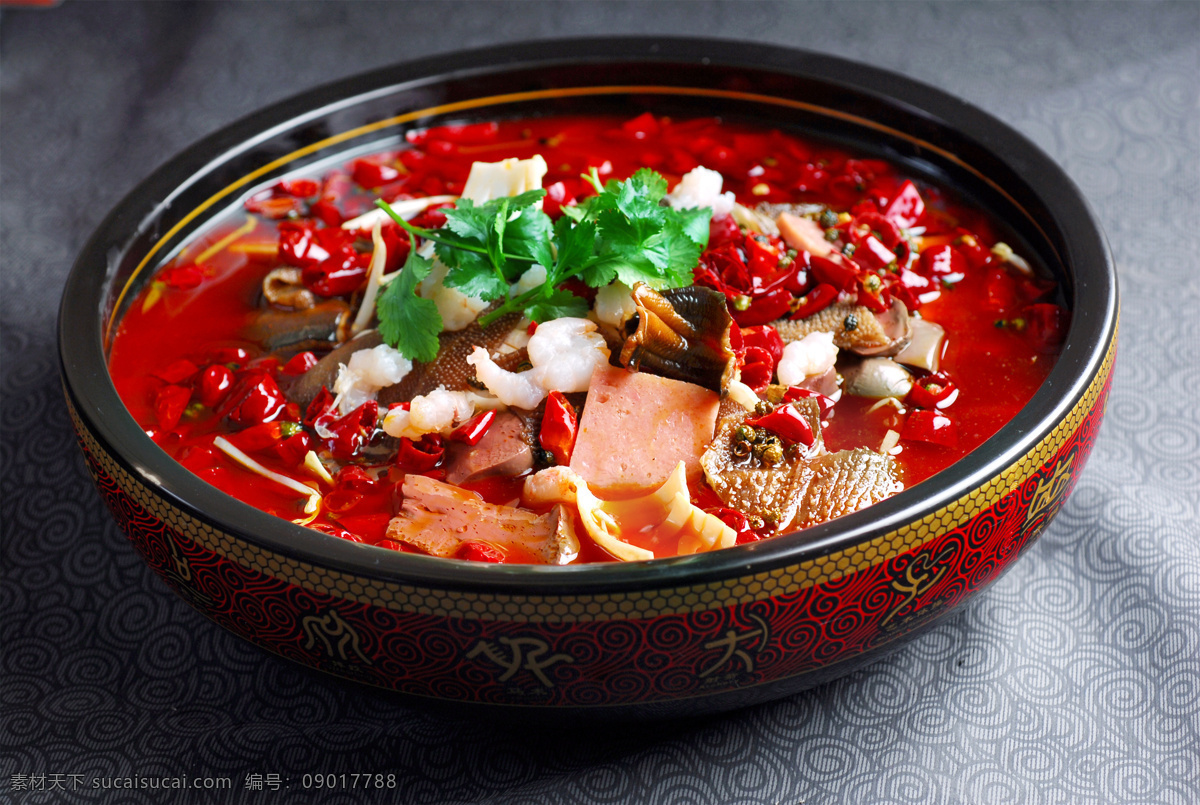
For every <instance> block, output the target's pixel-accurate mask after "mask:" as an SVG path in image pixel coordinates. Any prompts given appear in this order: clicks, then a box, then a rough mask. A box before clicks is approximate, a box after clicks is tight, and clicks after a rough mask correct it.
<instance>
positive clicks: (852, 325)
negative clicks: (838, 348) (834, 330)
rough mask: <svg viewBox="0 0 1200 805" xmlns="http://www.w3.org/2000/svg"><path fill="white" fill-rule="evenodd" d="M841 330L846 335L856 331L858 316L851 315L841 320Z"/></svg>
mask: <svg viewBox="0 0 1200 805" xmlns="http://www.w3.org/2000/svg"><path fill="white" fill-rule="evenodd" d="M842 329H843V330H845V331H846V332H848V333H852V332H854V331H855V330H857V329H858V316H855V315H854V314H853V313H851V314H850V315H848V316H847V317H846V318H844V319H842Z"/></svg>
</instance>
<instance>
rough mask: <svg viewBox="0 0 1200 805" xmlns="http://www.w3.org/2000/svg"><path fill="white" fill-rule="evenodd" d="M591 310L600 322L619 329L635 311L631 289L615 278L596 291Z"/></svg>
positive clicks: (635, 305)
mask: <svg viewBox="0 0 1200 805" xmlns="http://www.w3.org/2000/svg"><path fill="white" fill-rule="evenodd" d="M592 310H593V312H594V313H595V316H596V320H597V321H599V322H600V323H601V324H608V325H611V326H613V327H616V328H617V329H618V330H619V329H620V328H622V327H624V326H625V322H627V321H629V320H630V319H632V318H633V314H635V313H637V303H635V302H634V301H633V291H632V290H631V289H630V287H629V286H628V285H626V284H625V283H623V282H621V281H620V280H617V281H616V282H613V283H610V284H609V285H605V286H604V287H603V288H601V289H600V290H598V291H596V303H595V305H594V307H593V308H592Z"/></svg>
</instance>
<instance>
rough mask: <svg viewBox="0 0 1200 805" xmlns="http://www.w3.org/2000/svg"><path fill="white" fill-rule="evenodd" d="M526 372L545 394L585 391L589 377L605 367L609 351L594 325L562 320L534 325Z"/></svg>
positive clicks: (585, 321) (590, 379) (570, 319)
mask: <svg viewBox="0 0 1200 805" xmlns="http://www.w3.org/2000/svg"><path fill="white" fill-rule="evenodd" d="M527 349H528V350H529V362H530V363H532V364H533V369H531V370H530V371H532V372H535V373H537V382H538V384H539V385H541V387H542V388H544V389H545V390H546V391H562V392H572V391H587V388H588V383H590V382H591V381H592V373H593V372H595V371H596V369H598V368H599V367H601V366H607V365H608V355H609V349H608V344H606V343H605V341H604V336H602V335H600V333H598V332H597V331H596V323H595V322H593V321H590V320H588V319H577V318H572V317H565V318H561V319H554V320H553V321H548V322H545V323H543V324H540V325H538V328H537V330H535V331H534V333H533V335H532V336H531V337H530V339H529V346H528V347H527Z"/></svg>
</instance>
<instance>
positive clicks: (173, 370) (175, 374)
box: [151, 359, 200, 383]
mask: <svg viewBox="0 0 1200 805" xmlns="http://www.w3.org/2000/svg"><path fill="white" fill-rule="evenodd" d="M198 371H200V368H199V367H198V366H196V364H194V363H192V362H191V361H189V360H186V359H182V360H178V361H174V362H172V363H169V364H167V366H165V367H164V368H162V369H156V370H154V371H152V372H151V374H153V375H154V376H155V377H157V378H158V379H159V380H162V381H165V382H167V383H182V382H183V381H185V380H187V379H188V378H189V377H191V376H192V375H194V374H196V372H198Z"/></svg>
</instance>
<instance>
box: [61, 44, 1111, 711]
mask: <svg viewBox="0 0 1200 805" xmlns="http://www.w3.org/2000/svg"><path fill="white" fill-rule="evenodd" d="M646 109H650V110H655V111H657V112H662V113H669V114H673V115H676V116H686V115H693V116H699V115H724V116H730V117H737V118H742V119H749V120H754V121H761V122H765V123H767V124H769V125H771V126H775V127H780V128H785V129H795V130H799V131H802V132H806V133H809V134H813V135H816V136H819V137H824V138H832V139H834V140H838V141H841V142H843V143H845V144H848V145H849V146H851V147H854V148H858V149H861V150H862V151H865V152H868V153H871V154H875V155H879V156H882V157H884V158H886V159H889V160H892V161H894V162H896V163H899V164H900V165H902V166H903V168H904V169H905V170H906V171H907V172H909V173H911V174H915V175H918V176H922V177H925V178H927V179H929V180H931V181H934V182H937V183H942V184H945V185H949V186H951V187H954V188H957V189H958V190H960V191H961V192H963V193H964V194H966V195H967V196H969V197H971V198H972V199H973V200H975V201H976V202H977V203H979V204H980V205H982V206H983V207H984V208H986V209H988V210H989V211H991V212H992V213H994V214H995V215H997V216H998V217H999V218H1001V219H1003V220H1004V221H1006V222H1007V223H1008V224H1009V225H1010V226H1011V227H1012V229H1013V230H1014V232H1015V233H1016V235H1017V237H1018V238H1019V239H1020V240H1022V241H1024V246H1025V248H1026V250H1027V251H1028V252H1029V253H1031V254H1034V255H1036V256H1037V258H1038V259H1039V260H1040V262H1042V263H1044V264H1045V265H1046V266H1049V267H1050V269H1051V270H1052V271H1054V272H1055V273H1056V274H1057V276H1058V279H1059V281H1060V283H1061V285H1062V287H1063V288H1064V291H1065V295H1066V297H1067V301H1068V304H1069V306H1070V307H1071V309H1072V311H1073V317H1072V324H1071V327H1070V331H1069V334H1068V337H1067V341H1066V345H1065V347H1064V349H1063V352H1062V355H1061V357H1060V358H1059V360H1058V362H1057V364H1056V365H1055V367H1054V369H1053V371H1052V372H1051V374H1050V376H1049V378H1048V379H1047V380H1046V382H1045V383H1044V385H1043V387H1042V388H1041V389H1040V390H1039V391H1038V392H1037V394H1036V395H1035V396H1034V398H1033V399H1032V400H1031V401H1030V403H1029V404H1028V405H1027V406H1026V407H1025V408H1024V409H1023V410H1022V411H1021V412H1020V413H1019V414H1018V415H1017V416H1016V418H1015V419H1013V420H1012V422H1010V423H1009V424H1008V425H1007V426H1005V427H1004V428H1003V429H1002V430H1001V431H1000V432H999V433H998V434H997V435H996V436H994V437H993V438H992V439H991V440H989V441H988V442H987V443H986V444H985V445H984V446H983V447H982V448H980V449H978V450H976V451H974V452H973V453H971V454H969V455H968V456H967V457H965V458H964V459H962V460H961V461H959V462H958V463H957V464H955V465H954V466H953V467H952V468H950V469H948V470H946V471H944V472H942V473H940V474H938V475H936V476H935V477H934V478H932V479H931V480H929V481H926V482H924V483H922V484H920V485H918V486H916V487H915V488H912V489H910V490H908V491H905V492H902V493H901V494H899V495H896V496H895V497H893V498H891V499H889V500H887V501H885V502H883V503H880V504H878V505H875V506H872V507H870V508H869V509H867V510H864V511H860V512H858V513H856V514H852V515H849V516H847V517H843V518H840V519H838V520H836V521H834V522H831V523H828V524H826V525H823V526H819V527H817V528H813V529H809V530H807V531H805V532H803V533H802V534H795V535H791V536H783V537H779V538H776V539H772V540H768V541H765V542H760V543H755V544H752V545H747V546H741V547H737V548H732V549H728V550H724V551H718V552H715V553H709V554H702V555H696V556H687V557H680V558H675V559H663V560H655V561H652V562H646V563H634V564H613V565H586V566H579V567H574V566H571V567H533V566H508V565H486V564H474V563H468V562H460V561H456V560H443V559H435V558H430V557H424V556H416V555H411V554H405V553H396V552H389V551H384V550H380V549H377V548H373V547H368V546H363V545H358V544H354V543H350V542H345V541H342V540H338V539H334V538H331V537H328V536H325V535H323V534H320V533H318V532H315V531H311V530H308V529H305V528H302V527H300V526H297V525H294V524H292V523H290V522H287V521H285V520H281V519H277V518H274V517H272V516H270V515H267V514H265V513H263V512H261V511H258V510H256V509H253V508H251V507H249V506H247V505H245V504H243V503H241V502H239V501H237V500H234V499H233V498H230V497H227V496H226V495H224V494H223V493H221V492H220V491H218V490H217V489H215V488H213V487H210V486H208V485H207V484H205V483H204V482H203V481H201V480H200V479H198V478H197V477H195V476H193V475H192V474H191V473H189V472H188V471H187V470H185V469H184V468H183V467H181V466H179V465H178V464H176V463H175V462H174V461H172V460H171V459H170V458H168V456H167V455H166V454H165V453H163V452H162V451H161V450H159V448H158V447H157V446H155V444H154V443H153V442H151V441H150V439H149V438H147V436H146V435H145V434H144V433H143V432H142V431H141V430H140V429H139V427H138V426H137V424H136V423H135V422H134V420H133V419H132V418H131V417H130V416H129V415H128V413H126V411H125V408H124V406H123V405H122V403H121V400H120V399H119V398H118V396H117V393H116V391H115V390H114V387H113V384H112V382H111V380H110V379H109V376H108V374H107V372H106V370H105V366H106V361H107V355H108V347H109V342H108V337H109V334H110V333H111V331H112V328H113V323H114V321H116V320H118V319H119V317H120V316H121V315H122V313H123V307H124V306H125V305H127V304H128V301H129V300H130V299H131V298H132V297H133V296H135V295H136V293H137V290H138V289H139V288H140V287H141V286H142V284H144V283H145V282H146V281H147V278H148V277H149V276H150V275H151V274H152V272H153V270H154V268H155V267H156V266H158V265H160V264H161V263H162V262H164V261H165V260H166V259H167V258H169V257H170V256H171V255H172V254H173V253H175V252H176V251H177V250H178V249H179V247H180V246H181V244H184V243H186V242H187V240H188V238H189V237H190V236H192V235H193V234H194V233H196V232H197V231H198V230H199V229H201V228H202V227H204V226H205V224H206V223H209V222H211V221H212V220H213V219H214V218H216V217H218V216H220V215H221V214H222V213H223V212H227V211H228V210H230V209H232V208H235V207H236V206H237V205H239V204H240V203H241V201H242V200H243V199H244V198H245V197H246V195H247V194H248V193H250V192H251V191H253V190H254V189H255V188H257V187H260V186H262V185H264V184H266V183H269V182H271V181H273V180H274V179H276V178H278V177H279V176H281V175H283V174H285V173H291V172H294V171H296V170H298V169H301V168H303V167H305V166H310V165H314V164H315V163H318V162H322V161H326V160H329V159H331V158H333V157H344V156H346V155H349V154H351V153H362V152H365V151H370V150H372V149H384V148H386V147H388V146H389V144H391V143H393V142H395V141H396V140H397V138H399V137H402V136H403V133H404V132H405V131H406V130H407V129H408V128H410V127H415V126H427V125H431V124H437V123H440V122H448V121H460V120H467V121H469V120H486V119H494V118H497V117H515V116H529V115H541V114H555V113H573V112H618V113H623V114H631V115H632V114H637V113H639V112H641V111H644V110H646ZM1116 328H1117V288H1116V278H1115V273H1114V269H1113V265H1112V260H1111V257H1110V255H1109V253H1108V250H1107V248H1106V246H1105V243H1104V240H1103V238H1102V236H1101V234H1100V232H1099V231H1098V229H1097V225H1096V223H1095V220H1094V219H1093V217H1092V215H1091V214H1090V212H1089V210H1088V207H1087V205H1086V204H1085V202H1084V200H1083V199H1082V198H1081V197H1080V195H1079V192H1078V191H1077V190H1076V189H1075V187H1074V185H1073V184H1072V183H1071V181H1070V180H1069V179H1068V178H1067V177H1066V176H1065V175H1064V174H1063V172H1062V171H1061V170H1060V169H1059V168H1058V167H1057V166H1056V165H1055V164H1054V163H1053V162H1051V160H1050V159H1049V158H1047V157H1046V155H1045V154H1043V153H1042V152H1041V151H1040V150H1038V149H1037V148H1036V147H1035V146H1034V145H1032V144H1031V143H1030V142H1029V141H1028V140H1026V139H1025V138H1024V137H1022V136H1021V135H1020V134H1018V133H1016V132H1015V131H1013V130H1012V129H1011V128H1009V127H1008V126H1006V125H1005V124H1004V123H1002V122H1000V121H999V120H996V119H995V118H993V117H991V116H989V115H987V114H985V113H983V112H981V111H980V110H978V109H976V108H974V107H972V106H970V105H968V104H966V103H963V102H962V101H960V100H957V99H955V98H952V97H950V96H948V95H946V94H945V93H943V92H940V91H938V90H936V89H933V88H931V87H928V86H925V85H922V84H919V83H916V82H914V81H911V80H908V79H906V78H903V77H901V76H898V75H895V74H893V73H889V72H885V71H882V70H877V69H874V68H870V67H866V66H864V65H861V64H855V63H852V62H847V61H843V60H841V59H837V58H833V57H829V56H823V55H817V54H813V53H805V52H800V51H795V50H787V49H782V48H774V47H764V46H761V45H757V44H755V45H751V44H743V43H736V42H722V41H711V40H691V39H616V40H611V39H609V40H574V41H560V42H539V43H537V44H536V45H533V46H529V45H514V46H506V47H502V48H496V49H490V50H482V51H474V52H470V53H463V54H455V55H452V56H442V57H437V58H433V59H427V60H424V61H420V62H415V63H411V64H404V65H400V66H397V67H393V68H389V69H386V70H380V71H376V72H372V73H368V74H366V75H362V76H358V77H356V78H352V79H349V80H346V81H342V82H339V83H336V84H331V85H329V86H325V87H321V88H318V89H316V90H313V91H311V92H308V93H305V94H303V95H301V96H299V97H296V98H293V99H291V100H289V101H286V102H284V103H281V104H278V105H276V106H273V107H271V108H269V109H266V110H263V111H261V112H259V113H257V114H255V115H253V116H251V117H249V118H247V119H245V120H242V121H240V122H238V123H235V124H234V125H232V126H229V127H228V128H226V129H223V130H221V131H219V132H217V133H216V134H213V135H211V136H209V137H206V138H205V139H204V140H202V141H200V142H199V143H197V144H196V145H194V146H192V147H191V148H189V149H187V150H186V151H184V152H183V153H182V154H180V155H179V156H178V157H176V158H175V159H173V160H171V161H170V162H169V163H167V164H166V165H165V166H163V167H162V168H161V169H159V170H158V171H156V172H155V173H154V174H153V175H152V176H151V177H150V178H148V179H147V180H146V181H145V182H143V183H142V184H141V185H140V186H139V187H138V188H137V189H136V190H134V191H133V192H132V193H131V194H130V195H129V196H128V197H127V198H126V199H125V200H124V201H122V202H121V204H120V205H118V207H117V208H116V209H115V210H114V211H113V212H112V213H111V214H110V215H109V216H108V217H107V218H106V219H105V221H104V222H103V223H102V224H101V226H100V228H99V229H98V230H97V232H96V233H95V235H94V236H93V237H92V238H91V240H90V241H89V242H88V244H87V246H86V248H85V249H84V250H83V253H82V254H81V255H80V257H79V260H78V262H77V263H76V264H75V267H74V270H73V271H72V273H71V276H70V278H69V280H68V282H67V286H66V290H65V292H64V295H63V302H62V310H61V315H60V321H59V333H60V336H59V337H60V355H61V361H62V376H63V383H64V385H65V388H66V394H67V399H68V404H69V407H70V411H71V416H72V419H73V421H74V425H75V428H76V430H77V432H78V436H79V443H80V445H81V447H82V448H83V451H84V454H85V456H86V459H87V463H88V466H89V467H90V469H91V472H92V473H93V476H94V478H95V481H96V486H97V488H98V489H99V490H100V492H101V494H102V495H103V497H104V498H105V501H106V502H107V503H108V505H109V507H110V508H111V510H112V513H113V515H114V517H115V518H116V519H117V521H118V522H119V523H120V524H121V526H122V527H123V528H124V529H125V530H126V532H127V533H128V535H129V538H130V540H131V541H132V542H133V544H134V546H135V547H136V548H137V550H138V551H139V552H140V553H141V554H142V555H143V556H144V557H145V559H146V561H148V562H149V563H150V565H151V566H152V567H154V569H155V570H156V571H157V572H158V573H159V574H160V575H161V576H162V577H163V579H164V580H165V581H166V582H167V583H168V584H169V585H170V586H171V587H172V588H173V589H175V590H176V591H177V592H178V593H179V594H180V595H182V596H183V597H184V598H185V599H187V600H188V601H189V602H190V603H191V604H192V605H193V606H195V607H196V608H197V609H199V610H200V611H201V612H203V613H205V614H206V615H208V616H209V617H210V618H212V619H213V620H214V621H216V622H217V623H219V624H221V625H222V626H225V627H226V628H228V629H230V630H232V631H234V632H236V633H237V634H240V635H242V636H244V637H245V638H247V639H248V640H251V641H253V642H254V643H257V644H258V645H260V646H263V647H265V648H267V649H269V650H270V651H273V652H275V653H277V654H279V655H281V656H283V657H287V658H289V659H292V660H295V661H297V662H301V663H305V664H307V665H310V666H313V667H316V668H320V669H322V670H324V671H327V672H329V673H332V674H336V675H339V676H342V677H345V678H348V679H352V680H356V681H359V682H365V683H368V684H371V685H376V686H379V687H382V688H386V689H389V690H393V691H397V692H400V693H403V694H407V695H410V696H414V697H424V698H426V699H431V700H438V701H442V702H455V703H462V704H472V705H478V706H480V707H492V708H498V707H507V708H514V707H515V708H525V709H527V710H538V711H543V712H544V711H546V710H550V711H552V713H565V712H567V711H572V712H576V713H578V712H589V713H598V714H604V715H637V716H644V715H653V714H659V715H671V714H681V713H699V712H706V711H716V710H722V709H728V708H732V707H737V706H741V705H745V704H749V703H753V702H759V701H764V700H767V699H771V698H775V697H778V696H782V695H784V694H787V693H791V692H794V691H797V690H801V689H803V688H806V687H809V686H812V685H814V684H817V683H819V682H821V681H824V680H827V679H830V678H832V677H835V676H838V675H841V674H845V673H848V672H849V671H851V670H853V669H855V668H857V667H859V666H861V665H862V664H864V663H866V662H869V661H871V660H872V659H875V658H877V657H879V656H880V655H881V654H882V653H884V652H886V651H889V650H892V649H894V648H896V647H898V646H899V645H901V644H902V643H903V641H904V640H905V639H906V638H909V637H911V636H913V635H915V634H917V633H919V632H920V631H922V630H924V629H927V628H929V627H930V626H931V625H932V624H933V623H935V622H936V621H937V620H938V619H939V618H942V617H944V616H946V615H947V614H949V613H950V612H952V611H953V610H954V609H956V608H957V607H960V606H962V605H963V604H964V603H965V602H966V601H968V600H969V599H971V598H972V597H973V596H974V595H976V594H977V593H979V592H980V591H981V590H982V589H983V588H985V587H986V586H987V585H988V584H990V583H991V582H992V581H994V580H995V579H996V578H997V577H998V576H999V575H1000V574H1001V573H1003V572H1004V571H1005V570H1006V569H1007V568H1008V567H1009V566H1010V565H1011V564H1012V563H1013V562H1014V561H1015V560H1016V559H1017V558H1018V556H1019V555H1020V554H1021V553H1022V552H1023V551H1024V550H1025V549H1026V548H1028V547H1029V545H1030V544H1031V543H1032V542H1033V540H1035V539H1036V538H1037V536H1038V534H1039V533H1040V532H1041V530H1042V529H1043V528H1044V527H1045V525H1046V523H1047V522H1048V521H1049V519H1050V518H1051V517H1053V516H1054V514H1055V513H1056V512H1057V511H1058V509H1059V508H1060V507H1061V505H1062V503H1063V500H1064V499H1065V497H1066V496H1067V495H1068V494H1069V493H1070V491H1071V488H1072V486H1073V484H1074V482H1075V479H1076V478H1077V477H1078V475H1079V473H1080V471H1081V470H1082V468H1083V464H1084V462H1085V460H1086V458H1087V455H1088V453H1089V451H1090V449H1091V446H1092V443H1093V440H1094V438H1095V435H1096V432H1097V429H1098V427H1099V424H1100V419H1101V416H1102V414H1103V411H1104V403H1105V399H1106V395H1107V390H1108V383H1109V378H1110V376H1111V371H1112V361H1113V349H1114V345H1115V342H1116Z"/></svg>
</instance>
